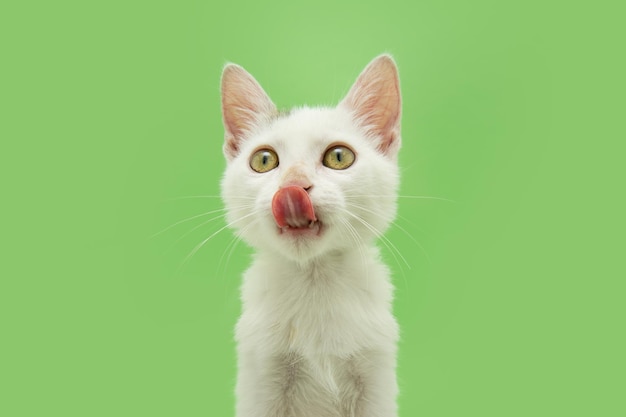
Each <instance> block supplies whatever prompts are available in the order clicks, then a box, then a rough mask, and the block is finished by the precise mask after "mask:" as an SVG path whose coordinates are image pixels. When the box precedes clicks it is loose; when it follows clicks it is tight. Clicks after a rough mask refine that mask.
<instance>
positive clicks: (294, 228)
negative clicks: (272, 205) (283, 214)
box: [278, 220, 322, 236]
mask: <svg viewBox="0 0 626 417" xmlns="http://www.w3.org/2000/svg"><path fill="white" fill-rule="evenodd" d="M278 231H279V233H280V234H283V233H288V234H293V235H305V234H313V235H315V236H319V235H320V233H321V232H322V223H321V222H320V221H319V220H314V221H310V222H309V224H308V225H307V224H305V225H291V224H287V225H285V226H282V227H280V226H279V227H278Z"/></svg>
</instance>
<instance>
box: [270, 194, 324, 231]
mask: <svg viewBox="0 0 626 417" xmlns="http://www.w3.org/2000/svg"><path fill="white" fill-rule="evenodd" d="M272 213H273V214H274V219H276V224H277V225H278V227H285V226H290V227H306V226H308V225H309V223H310V222H312V221H315V220H317V219H316V218H315V211H314V210H313V204H312V203H311V199H310V198H309V193H307V192H306V190H305V189H304V188H302V187H299V186H297V185H292V186H289V187H284V188H281V189H280V190H278V191H277V192H276V194H274V198H273V199H272Z"/></svg>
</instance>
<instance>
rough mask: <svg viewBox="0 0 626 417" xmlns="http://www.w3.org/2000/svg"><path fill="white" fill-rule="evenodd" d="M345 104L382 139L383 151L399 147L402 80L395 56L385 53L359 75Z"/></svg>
mask: <svg viewBox="0 0 626 417" xmlns="http://www.w3.org/2000/svg"><path fill="white" fill-rule="evenodd" d="M341 105H343V106H345V107H347V108H349V109H350V110H351V111H352V112H353V113H354V115H355V117H356V118H357V119H358V120H359V121H360V123H361V124H362V125H363V127H365V128H366V129H367V130H368V131H370V132H371V133H373V134H374V135H376V136H378V137H379V138H380V139H381V142H380V143H379V148H380V149H381V150H382V151H383V152H386V153H388V152H390V151H391V150H392V149H397V147H398V146H397V145H399V143H398V141H399V140H400V114H401V98H400V81H399V79H398V70H397V68H396V64H395V63H394V61H393V59H392V58H391V57H390V56H388V55H382V56H380V57H378V58H376V59H374V60H373V61H372V62H371V63H370V64H369V65H368V66H367V67H366V68H365V69H364V70H363V72H362V73H361V75H359V77H358V79H357V81H356V82H355V83H354V85H353V86H352V88H351V89H350V92H349V93H348V95H347V96H346V98H345V99H344V100H343V101H342V102H341Z"/></svg>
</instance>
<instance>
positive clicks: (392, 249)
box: [341, 209, 411, 269]
mask: <svg viewBox="0 0 626 417" xmlns="http://www.w3.org/2000/svg"><path fill="white" fill-rule="evenodd" d="M341 210H342V211H344V212H345V213H347V214H348V215H350V216H352V217H354V218H355V219H357V220H358V221H359V222H360V223H361V224H362V225H363V226H365V227H366V228H367V229H369V230H370V231H371V232H372V233H374V235H375V236H376V237H378V238H380V239H381V241H382V242H383V244H384V245H385V246H387V248H388V249H389V251H390V252H391V254H392V255H393V257H394V258H395V259H396V262H398V264H399V263H400V262H399V261H398V258H397V257H396V253H397V254H398V256H400V258H401V259H402V260H403V261H404V263H405V265H406V266H407V267H408V268H409V269H411V265H409V263H408V262H407V260H406V258H405V257H404V256H402V253H400V251H399V250H398V248H397V247H396V246H395V245H394V244H393V242H391V241H390V240H389V239H387V237H385V235H384V234H382V233H381V232H380V231H379V230H378V229H376V228H375V227H374V226H372V225H371V224H370V223H369V222H367V221H366V220H365V219H363V218H362V217H360V216H357V215H356V214H354V213H352V212H350V211H349V210H346V209H341Z"/></svg>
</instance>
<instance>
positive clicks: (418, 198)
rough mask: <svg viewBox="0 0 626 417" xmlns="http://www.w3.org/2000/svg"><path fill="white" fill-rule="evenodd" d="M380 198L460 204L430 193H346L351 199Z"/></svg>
mask: <svg viewBox="0 0 626 417" xmlns="http://www.w3.org/2000/svg"><path fill="white" fill-rule="evenodd" d="M363 197H370V198H380V197H398V198H409V199H415V200H437V201H446V202H448V203H454V204H458V202H457V201H455V200H451V199H449V198H444V197H435V196H429V195H395V194H359V195H346V199H347V200H349V199H351V198H363Z"/></svg>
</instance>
